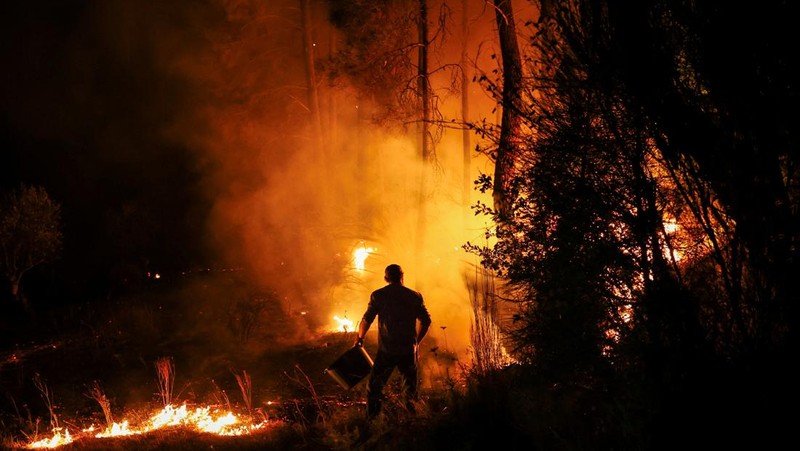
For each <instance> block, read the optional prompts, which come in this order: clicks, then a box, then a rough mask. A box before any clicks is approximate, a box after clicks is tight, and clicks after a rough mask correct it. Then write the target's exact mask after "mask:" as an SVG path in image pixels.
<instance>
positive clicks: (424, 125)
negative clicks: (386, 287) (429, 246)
mask: <svg viewBox="0 0 800 451" xmlns="http://www.w3.org/2000/svg"><path fill="white" fill-rule="evenodd" d="M417 31H418V32H419V51H418V54H417V58H418V59H417V67H418V69H417V90H418V92H419V101H420V110H421V112H422V117H421V121H420V126H419V133H420V156H421V158H422V165H421V170H420V184H419V205H418V208H419V216H418V217H417V258H420V257H421V256H422V250H423V249H424V248H425V228H426V226H427V217H426V216H427V213H426V205H425V203H426V202H427V199H426V197H427V195H426V193H427V191H428V169H429V167H430V163H431V159H432V156H433V149H432V144H431V139H430V115H431V111H430V83H429V80H428V2H427V0H419V20H418V22H417Z"/></svg>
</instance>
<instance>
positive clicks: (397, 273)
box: [383, 264, 403, 283]
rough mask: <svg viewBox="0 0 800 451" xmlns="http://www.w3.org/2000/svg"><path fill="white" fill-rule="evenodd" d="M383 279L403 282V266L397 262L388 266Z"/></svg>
mask: <svg viewBox="0 0 800 451" xmlns="http://www.w3.org/2000/svg"><path fill="white" fill-rule="evenodd" d="M383 280H385V281H387V282H388V283H403V268H401V267H400V265H396V264H391V265H389V266H387V267H386V271H384V273H383Z"/></svg>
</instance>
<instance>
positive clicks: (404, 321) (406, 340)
mask: <svg viewBox="0 0 800 451" xmlns="http://www.w3.org/2000/svg"><path fill="white" fill-rule="evenodd" d="M383 278H384V280H385V281H386V282H387V285H386V286H384V287H383V288H379V289H377V290H375V291H373V292H372V294H371V295H370V298H369V304H368V305H367V310H366V312H364V316H363V317H362V318H361V322H360V323H359V325H358V335H357V336H356V341H355V344H354V345H355V346H361V345H362V344H363V343H364V336H365V335H366V334H367V331H368V330H369V327H370V326H371V325H372V322H373V321H374V320H375V317H376V316H377V317H378V353H377V355H376V357H375V362H374V365H373V367H372V370H371V372H370V375H369V381H368V382H367V418H368V419H373V418H374V417H375V416H376V415H377V414H378V413H379V412H380V409H381V398H382V396H383V389H384V386H385V385H386V383H387V382H388V381H389V377H390V376H391V375H392V371H394V369H395V368H397V370H398V371H399V373H400V377H401V387H402V392H403V397H404V399H405V405H406V408H407V409H409V411H411V412H413V411H414V404H413V402H412V401H413V400H415V399H416V398H417V383H418V374H417V349H418V346H419V343H420V342H421V341H422V339H423V338H424V337H425V334H427V333H428V329H429V328H430V325H431V316H430V314H429V313H428V309H427V308H426V307H425V302H424V300H423V298H422V294H420V293H419V292H417V291H414V290H412V289H410V288H407V287H406V286H404V285H403V269H402V268H401V267H400V265H396V264H391V265H389V266H387V267H386V270H385V272H384V277H383Z"/></svg>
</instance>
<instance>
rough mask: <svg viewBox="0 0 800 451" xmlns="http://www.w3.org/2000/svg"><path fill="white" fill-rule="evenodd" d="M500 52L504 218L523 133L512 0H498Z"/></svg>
mask: <svg viewBox="0 0 800 451" xmlns="http://www.w3.org/2000/svg"><path fill="white" fill-rule="evenodd" d="M494 6H495V18H496V19H497V32H498V35H499V40H500V54H501V57H502V63H503V94H502V103H503V105H502V109H503V118H502V122H501V124H500V141H499V142H498V145H497V156H496V157H495V168H494V187H493V194H492V196H493V199H494V206H495V209H496V210H497V212H498V217H499V220H500V222H501V223H502V222H504V221H506V220H507V219H508V218H509V216H510V214H511V200H512V199H511V198H510V194H511V193H509V192H508V190H509V185H510V183H509V181H510V179H511V176H512V175H513V170H514V162H515V159H516V156H517V154H518V153H519V152H518V151H519V147H520V144H519V136H520V128H521V125H522V118H521V117H520V111H521V108H520V106H521V95H520V92H521V86H522V60H521V57H520V52H519V45H518V44H517V34H516V26H515V24H514V13H513V9H512V7H511V0H494Z"/></svg>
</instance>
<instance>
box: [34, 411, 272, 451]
mask: <svg viewBox="0 0 800 451" xmlns="http://www.w3.org/2000/svg"><path fill="white" fill-rule="evenodd" d="M266 425H267V422H266V421H263V422H261V423H248V422H245V421H243V420H242V419H240V418H239V417H237V416H236V415H235V414H234V413H233V412H230V411H224V410H219V409H214V408H212V407H195V408H194V409H191V408H189V407H187V406H186V404H183V405H181V406H180V407H174V406H172V405H168V406H166V407H164V408H163V409H162V410H160V411H158V412H156V413H154V414H153V415H151V416H150V418H149V419H148V420H147V421H145V422H144V423H143V424H142V425H140V426H138V427H131V425H130V422H129V421H128V420H125V421H122V422H119V423H113V424H112V425H110V426H108V427H107V428H105V429H104V430H102V431H100V432H97V429H96V427H95V426H94V425H92V426H90V427H89V428H86V429H83V430H82V431H81V435H80V436H76V437H75V439H73V437H72V436H70V433H69V430H67V429H63V435H62V429H60V428H59V429H54V430H53V436H52V437H50V438H47V439H42V440H38V441H35V442H32V443H29V444H28V445H27V446H26V447H27V448H30V449H34V448H56V447H59V446H62V445H66V444H69V443H72V442H73V441H74V440H76V439H79V438H82V437H95V438H105V437H124V436H129V435H138V434H146V433H148V432H153V431H156V430H158V429H162V428H166V427H173V426H176V427H186V428H189V429H193V430H195V431H198V432H206V433H209V434H217V435H223V436H233V435H245V434H249V433H252V432H254V431H256V430H258V429H262V428H263V427H265V426H266Z"/></svg>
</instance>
